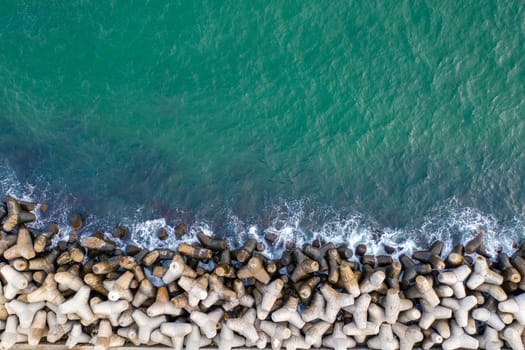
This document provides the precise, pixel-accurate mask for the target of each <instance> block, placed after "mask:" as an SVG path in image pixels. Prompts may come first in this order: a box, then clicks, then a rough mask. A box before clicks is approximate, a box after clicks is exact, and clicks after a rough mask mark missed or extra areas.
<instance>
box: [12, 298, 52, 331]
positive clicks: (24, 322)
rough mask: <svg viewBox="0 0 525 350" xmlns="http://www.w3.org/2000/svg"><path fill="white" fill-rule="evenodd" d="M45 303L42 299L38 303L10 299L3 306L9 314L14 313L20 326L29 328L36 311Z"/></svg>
mask: <svg viewBox="0 0 525 350" xmlns="http://www.w3.org/2000/svg"><path fill="white" fill-rule="evenodd" d="M45 305H46V303H44V302H43V301H40V302H38V303H24V302H21V301H19V300H11V301H10V302H8V303H7V304H5V307H6V309H7V312H8V313H9V314H10V315H13V314H16V316H17V317H18V321H19V322H20V327H21V328H29V327H31V323H32V322H33V318H34V317H35V314H36V313H37V311H38V310H41V309H42V308H44V306H45Z"/></svg>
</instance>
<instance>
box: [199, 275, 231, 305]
mask: <svg viewBox="0 0 525 350" xmlns="http://www.w3.org/2000/svg"><path fill="white" fill-rule="evenodd" d="M208 284H209V289H210V290H209V291H208V296H207V298H206V299H204V300H203V301H202V302H201V305H202V306H203V307H204V308H205V309H208V308H210V307H211V306H212V305H215V304H216V303H217V302H218V301H219V300H224V301H226V302H231V301H233V300H235V298H236V297H237V294H236V293H235V292H234V291H233V290H231V289H229V288H227V287H226V286H225V285H224V283H222V281H221V280H220V279H219V277H218V276H217V275H215V274H211V275H210V277H209V278H208Z"/></svg>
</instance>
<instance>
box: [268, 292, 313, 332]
mask: <svg viewBox="0 0 525 350" xmlns="http://www.w3.org/2000/svg"><path fill="white" fill-rule="evenodd" d="M298 305H299V299H298V298H296V297H293V296H290V297H289V298H288V300H287V301H286V303H285V304H284V305H283V306H282V307H281V308H280V309H277V310H275V311H274V312H272V316H271V317H272V321H273V322H289V323H290V324H291V325H293V326H294V327H297V328H303V326H304V323H305V322H304V321H303V319H302V318H301V315H300V314H299V312H297V306H298Z"/></svg>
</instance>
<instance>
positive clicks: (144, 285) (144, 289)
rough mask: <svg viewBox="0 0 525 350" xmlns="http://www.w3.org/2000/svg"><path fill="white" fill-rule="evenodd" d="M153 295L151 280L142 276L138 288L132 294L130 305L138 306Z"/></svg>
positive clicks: (153, 288)
mask: <svg viewBox="0 0 525 350" xmlns="http://www.w3.org/2000/svg"><path fill="white" fill-rule="evenodd" d="M154 296H155V287H154V286H153V284H152V283H151V281H150V280H149V279H147V278H144V279H143V280H142V281H141V282H140V284H139V289H138V290H137V291H136V292H135V295H134V296H133V301H132V302H131V305H133V306H134V307H140V306H141V305H142V304H144V302H145V301H146V300H148V299H149V298H153V297H154Z"/></svg>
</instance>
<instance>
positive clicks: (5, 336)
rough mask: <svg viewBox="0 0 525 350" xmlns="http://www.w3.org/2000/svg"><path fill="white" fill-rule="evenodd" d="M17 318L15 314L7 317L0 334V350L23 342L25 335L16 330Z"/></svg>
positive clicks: (25, 338)
mask: <svg viewBox="0 0 525 350" xmlns="http://www.w3.org/2000/svg"><path fill="white" fill-rule="evenodd" d="M17 328H18V319H17V318H16V316H15V315H11V316H9V317H8V318H7V322H6V326H5V329H4V331H3V332H2V335H0V339H1V341H0V350H8V349H10V348H11V347H12V346H13V345H15V344H16V343H21V342H25V341H26V340H27V337H26V336H25V335H22V334H20V333H19V332H18V331H17Z"/></svg>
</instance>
